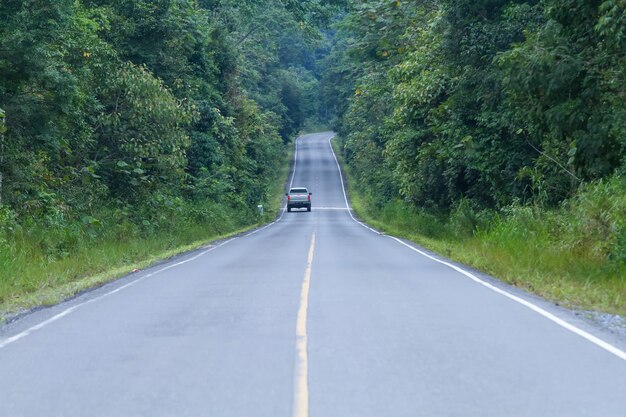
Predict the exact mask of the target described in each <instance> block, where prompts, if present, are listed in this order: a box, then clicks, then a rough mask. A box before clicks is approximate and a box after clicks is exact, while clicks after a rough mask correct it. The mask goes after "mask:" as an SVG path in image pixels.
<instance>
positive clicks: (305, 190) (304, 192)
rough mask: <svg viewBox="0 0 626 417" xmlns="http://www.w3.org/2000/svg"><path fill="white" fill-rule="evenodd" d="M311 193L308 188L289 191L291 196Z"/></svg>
mask: <svg viewBox="0 0 626 417" xmlns="http://www.w3.org/2000/svg"><path fill="white" fill-rule="evenodd" d="M308 193H309V192H308V191H307V189H306V188H292V189H291V190H289V194H308Z"/></svg>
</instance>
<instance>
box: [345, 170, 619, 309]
mask: <svg viewBox="0 0 626 417" xmlns="http://www.w3.org/2000/svg"><path fill="white" fill-rule="evenodd" d="M348 176H349V177H350V173H349V169H348ZM349 185H350V195H351V201H352V206H353V208H354V209H355V211H356V213H357V214H358V215H359V216H360V217H361V218H363V219H364V220H365V221H367V222H368V223H370V224H372V225H373V226H375V227H377V228H378V229H380V230H383V231H385V232H387V233H391V234H394V235H396V236H401V237H404V238H408V239H410V240H413V241H415V242H417V243H419V244H421V245H423V246H424V247H427V248H429V249H431V250H433V251H435V252H438V253H440V254H442V255H444V256H446V257H448V258H451V259H453V260H456V261H459V262H463V263H465V264H468V265H471V266H473V267H475V268H477V269H480V270H482V271H484V272H486V273H489V274H491V275H493V276H495V277H498V278H499V279H502V280H503V281H505V282H508V283H510V284H513V285H516V286H518V287H520V288H523V289H525V290H528V291H530V292H532V293H535V294H538V295H541V296H543V297H545V298H547V299H550V300H552V301H554V302H556V303H559V304H563V305H566V306H568V307H572V308H579V309H585V310H597V311H603V312H608V313H615V314H620V315H626V181H625V180H624V178H623V177H621V176H615V177H613V178H612V179H610V180H605V181H598V182H595V183H591V184H587V185H585V186H583V187H581V189H580V190H579V192H578V193H577V195H576V196H575V197H573V198H571V199H569V200H567V201H566V202H564V203H563V204H562V205H561V206H560V207H558V208H554V209H545V208H540V207H534V206H525V205H522V204H514V205H511V206H509V207H506V208H504V209H502V210H499V211H490V210H477V209H476V208H474V207H473V206H472V204H471V203H470V202H469V201H467V200H462V201H461V202H460V203H459V204H458V205H457V206H456V207H455V208H454V209H453V210H452V211H451V212H449V213H432V212H428V211H426V210H421V209H418V208H416V207H414V206H412V205H410V204H408V203H406V202H403V201H400V200H395V201H388V202H386V203H382V204H381V203H380V202H378V201H377V200H376V199H375V198H372V197H368V196H366V195H363V194H362V193H360V192H359V190H358V189H357V188H356V187H354V184H352V182H350V183H349Z"/></svg>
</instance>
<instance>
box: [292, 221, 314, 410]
mask: <svg viewBox="0 0 626 417" xmlns="http://www.w3.org/2000/svg"><path fill="white" fill-rule="evenodd" d="M314 252H315V232H313V236H312V237H311V246H310V248H309V257H308V259H307V263H306V270H305V271H304V279H303V280H302V290H301V292H300V308H299V309H298V317H297V319H296V364H295V374H294V390H293V417H308V415H309V353H308V346H307V331H306V322H307V313H308V309H309V288H310V287H311V269H312V268H313V254H314Z"/></svg>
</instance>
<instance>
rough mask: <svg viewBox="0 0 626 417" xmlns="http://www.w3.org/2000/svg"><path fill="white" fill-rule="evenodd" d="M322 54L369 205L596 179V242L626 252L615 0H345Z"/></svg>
mask: <svg viewBox="0 0 626 417" xmlns="http://www.w3.org/2000/svg"><path fill="white" fill-rule="evenodd" d="M327 60H328V61H329V68H328V70H327V73H326V75H325V81H324V88H325V90H326V94H327V96H328V97H329V99H328V102H330V103H332V105H333V106H334V107H335V108H336V111H337V115H338V120H337V122H336V130H337V131H338V132H339V134H340V135H341V137H342V138H343V140H344V142H343V147H344V148H343V149H344V152H345V158H346V161H347V163H348V165H349V166H350V167H351V168H352V172H353V173H354V177H355V179H356V180H357V182H358V188H359V189H360V190H361V191H363V192H364V193H365V194H366V195H367V196H368V198H369V200H370V203H371V205H373V206H375V207H376V206H378V207H382V206H383V205H385V204H387V203H388V202H389V201H395V200H400V201H401V202H402V204H404V205H408V206H411V207H415V208H419V209H423V210H426V211H428V212H430V213H441V214H443V215H444V216H445V215H447V214H450V213H454V212H455V211H458V210H459V209H461V210H465V211H466V212H468V211H473V212H474V213H475V214H476V216H475V217H480V216H479V215H478V214H479V213H480V212H481V211H483V212H484V213H487V211H491V212H492V213H493V212H496V213H497V212H502V211H503V210H505V209H506V208H510V207H520V206H533V207H540V208H551V207H559V206H561V205H563V204H565V202H567V201H570V202H571V201H572V199H575V198H577V196H579V195H580V193H581V192H583V193H584V191H585V190H586V189H587V190H588V189H589V188H590V187H592V188H593V185H591V186H590V185H589V184H595V185H596V186H597V184H599V183H601V184H604V186H605V187H609V189H610V190H609V191H608V193H609V194H613V197H614V200H613V201H610V202H607V203H606V205H607V207H606V210H605V212H603V213H598V215H599V216H600V217H602V216H604V217H605V218H599V219H597V220H598V223H599V225H601V226H602V225H604V226H605V227H606V228H608V229H610V230H605V231H600V232H601V233H603V232H606V233H607V234H608V235H606V236H605V237H606V238H607V239H609V241H605V242H604V243H603V244H606V245H609V246H611V247H606V248H604V255H612V256H613V257H620V258H621V259H622V260H624V259H626V228H625V224H624V218H625V217H626V211H625V210H626V202H625V201H624V198H626V193H625V190H626V188H625V186H624V183H623V174H624V172H625V163H626V152H625V150H626V89H625V86H626V3H624V2H623V1H620V0H608V1H605V0H593V1H589V0H530V1H523V0H515V1H511V0H433V1H429V0H423V1H418V2H408V1H407V2H405V1H368V2H354V4H353V5H352V7H351V10H350V13H348V14H347V16H346V18H345V19H344V20H343V21H342V22H341V23H340V25H339V31H338V34H337V36H336V38H335V39H334V48H333V51H332V54H331V57H330V58H327ZM340 80H342V81H340ZM607 184H608V185H607ZM585 187H586V188H585ZM596 188H597V187H596ZM485 215H486V216H487V214H485ZM479 220H480V219H475V222H474V223H476V222H479ZM472 226H479V225H478V224H474V225H472Z"/></svg>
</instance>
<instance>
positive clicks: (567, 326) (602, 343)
mask: <svg viewBox="0 0 626 417" xmlns="http://www.w3.org/2000/svg"><path fill="white" fill-rule="evenodd" d="M332 139H333V137H332V136H331V138H330V139H329V140H328V144H329V145H330V141H331V140H332ZM330 150H331V152H332V153H333V157H334V158H335V162H336V163H337V168H338V169H339V178H340V179H341V189H342V190H343V197H344V200H345V201H346V207H348V208H349V209H350V206H349V205H348V197H347V196H346V190H345V188H344V186H343V176H342V175H341V168H340V167H339V162H338V161H337V156H336V155H335V151H334V150H333V147H332V145H331V146H330ZM350 217H352V220H354V221H355V222H357V223H358V224H360V225H361V226H363V227H365V228H366V229H369V230H371V231H372V232H374V233H377V234H379V235H380V234H381V233H380V232H378V231H376V230H374V229H372V228H371V227H369V226H367V225H366V224H363V223H361V222H360V221H358V220H357V219H355V218H354V216H353V215H352V209H350ZM385 236H386V237H388V238H390V239H393V240H395V241H396V242H398V243H400V244H401V245H404V246H406V247H407V248H409V249H411V250H412V251H415V252H417V253H419V254H420V255H422V256H425V257H427V258H429V259H432V260H433V261H435V262H438V263H440V264H442V265H445V266H447V267H448V268H452V269H454V270H455V271H457V272H458V273H460V274H463V275H465V276H466V277H468V278H470V279H471V280H472V281H474V282H476V283H478V284H480V285H482V286H484V287H486V288H489V289H490V290H492V291H495V292H497V293H498V294H500V295H503V296H505V297H507V298H509V299H511V300H513V301H515V302H516V303H519V304H521V305H523V306H524V307H527V308H529V309H531V310H532V311H534V312H535V313H538V314H540V315H541V316H543V317H545V318H547V319H548V320H550V321H552V322H554V323H556V324H558V325H559V326H561V327H563V328H565V329H567V330H569V331H570V332H572V333H574V334H577V335H578V336H580V337H582V338H584V339H586V340H588V341H589V342H591V343H593V344H595V345H596V346H598V347H600V348H602V349H604V350H606V351H607V352H609V353H612V354H613V355H615V356H617V357H618V358H620V359H622V360H625V361H626V352H624V351H623V350H621V349H618V348H617V347H615V346H613V345H611V344H610V343H608V342H605V341H604V340H602V339H600V338H598V337H596V336H594V335H592V334H591V333H588V332H586V331H584V330H582V329H580V328H578V327H576V326H574V325H573V324H571V323H568V322H567V321H565V320H563V319H561V318H559V317H557V316H555V315H554V314H552V313H550V312H548V311H547V310H545V309H543V308H541V307H539V306H538V305H536V304H533V303H531V302H530V301H527V300H525V299H523V298H521V297H518V296H516V295H513V294H511V293H509V292H507V291H504V290H503V289H500V288H498V287H496V286H495V285H492V284H490V283H488V282H486V281H483V280H482V279H480V278H478V277H477V276H476V275H474V274H472V273H470V272H467V271H466V270H464V269H463V268H459V267H458V266H456V265H453V264H451V263H449V262H446V261H442V260H441V259H437V258H435V257H434V256H431V255H429V254H427V253H426V252H424V251H421V250H419V249H417V248H415V247H414V246H412V245H409V244H408V243H406V242H404V241H402V240H400V239H398V238H397V237H394V236H389V235H385Z"/></svg>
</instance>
